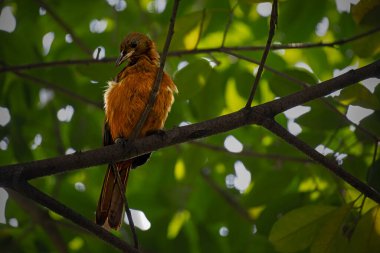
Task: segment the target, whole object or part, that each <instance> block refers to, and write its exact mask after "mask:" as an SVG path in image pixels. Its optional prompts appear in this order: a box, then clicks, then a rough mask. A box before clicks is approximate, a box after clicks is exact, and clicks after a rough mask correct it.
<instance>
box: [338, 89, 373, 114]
mask: <svg viewBox="0 0 380 253" xmlns="http://www.w3.org/2000/svg"><path fill="white" fill-rule="evenodd" d="M336 99H338V100H339V101H340V102H341V103H342V104H344V105H358V106H362V107H365V108H369V109H380V101H379V98H378V97H376V96H375V95H374V94H372V93H371V92H370V91H369V90H368V89H367V88H365V87H364V86H363V85H361V84H356V85H351V86H349V87H347V88H345V89H343V90H342V91H341V93H340V95H339V96H338V97H337V98H336Z"/></svg>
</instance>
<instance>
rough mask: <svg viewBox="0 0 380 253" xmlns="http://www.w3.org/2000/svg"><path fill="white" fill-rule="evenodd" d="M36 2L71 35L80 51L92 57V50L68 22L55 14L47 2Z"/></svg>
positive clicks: (38, 0)
mask: <svg viewBox="0 0 380 253" xmlns="http://www.w3.org/2000/svg"><path fill="white" fill-rule="evenodd" d="M34 1H36V2H37V3H38V4H40V5H41V6H42V7H43V8H44V9H45V10H46V11H47V13H49V14H50V16H51V17H52V18H53V19H54V20H55V22H57V23H58V25H60V26H61V27H62V29H63V30H64V31H65V32H66V33H68V34H70V35H71V37H72V39H73V41H74V43H76V44H77V45H78V46H79V47H80V49H82V51H83V52H85V53H86V54H89V55H91V50H90V49H89V48H88V47H87V46H86V45H85V44H84V43H83V41H82V40H81V39H80V38H79V37H78V36H76V35H75V33H74V31H73V30H72V29H71V27H70V26H68V25H67V24H66V22H65V21H64V20H63V19H62V18H61V17H60V16H59V15H58V14H57V13H55V11H54V10H53V9H52V8H50V6H49V5H48V4H46V3H45V1H43V0H34Z"/></svg>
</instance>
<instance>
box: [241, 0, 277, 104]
mask: <svg viewBox="0 0 380 253" xmlns="http://www.w3.org/2000/svg"><path fill="white" fill-rule="evenodd" d="M277 5H278V1H277V0H273V3H272V12H271V15H270V25H269V34H268V39H267V44H266V46H265V50H264V53H263V56H262V58H261V62H260V65H259V70H258V71H257V74H256V78H255V81H254V82H253V85H252V90H251V93H250V94H249V97H248V101H247V104H246V105H245V108H249V107H251V104H252V101H253V97H254V96H255V93H256V89H257V86H258V85H259V81H260V78H261V74H262V73H263V70H264V64H265V61H266V59H267V57H268V54H269V50H270V45H271V44H272V39H273V37H274V32H275V29H276V25H277V15H278V13H277Z"/></svg>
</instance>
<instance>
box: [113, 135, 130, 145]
mask: <svg viewBox="0 0 380 253" xmlns="http://www.w3.org/2000/svg"><path fill="white" fill-rule="evenodd" d="M128 142H129V140H128V139H126V138H123V137H119V138H116V139H115V143H116V144H121V145H123V147H126V146H127V144H128Z"/></svg>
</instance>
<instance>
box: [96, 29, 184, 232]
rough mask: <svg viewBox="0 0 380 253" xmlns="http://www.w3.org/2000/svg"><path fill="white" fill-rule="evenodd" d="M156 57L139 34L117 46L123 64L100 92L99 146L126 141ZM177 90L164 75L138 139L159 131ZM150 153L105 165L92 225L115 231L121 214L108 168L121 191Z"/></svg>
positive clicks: (141, 108) (152, 46)
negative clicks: (102, 109) (101, 123)
mask: <svg viewBox="0 0 380 253" xmlns="http://www.w3.org/2000/svg"><path fill="white" fill-rule="evenodd" d="M159 59H160V56H159V54H158V53H157V50H156V46H155V44H154V42H153V41H152V40H150V39H149V38H148V37H147V36H145V35H144V34H141V33H136V32H134V33H130V34H128V35H127V36H126V37H125V39H124V40H123V42H122V43H121V45H120V56H119V58H118V59H117V61H116V65H117V66H119V65H120V64H122V63H123V62H125V61H127V62H128V63H127V65H126V66H125V67H124V68H123V70H122V71H121V72H120V73H119V74H118V75H117V77H116V78H115V80H114V81H110V82H108V88H107V90H106V91H105V93H104V107H105V116H106V117H105V124H104V131H103V145H104V146H105V145H110V144H113V143H115V141H116V140H117V139H119V138H120V139H128V137H129V136H130V134H131V133H132V131H133V129H134V127H135V125H136V124H137V122H138V121H139V119H140V116H141V114H142V112H143V111H144V109H145V107H146V105H147V103H148V100H149V96H150V93H151V90H152V87H153V83H154V80H155V78H156V74H157V72H158V68H159ZM177 92H178V91H177V87H176V86H175V84H174V83H173V81H172V80H171V78H170V77H169V75H168V74H166V73H164V74H163V77H162V81H161V86H160V89H159V92H158V95H157V97H156V101H155V103H154V105H153V108H152V110H151V112H150V114H149V116H148V118H147V120H146V121H145V123H144V125H143V127H142V129H141V132H140V135H139V137H143V136H147V135H149V134H151V133H154V132H156V131H159V130H160V129H162V128H163V127H164V123H165V121H166V118H167V116H168V113H169V111H170V108H171V106H172V104H173V102H174V96H173V94H174V93H177ZM149 156H150V154H145V155H142V156H139V157H136V158H133V159H129V160H126V161H122V162H117V163H112V164H109V165H108V169H107V172H106V175H105V178H104V182H103V187H102V192H101V194H100V198H99V202H98V207H97V210H96V223H97V224H99V225H102V226H105V227H110V228H113V229H118V228H120V226H121V222H122V219H123V213H124V203H123V198H122V196H121V195H120V190H119V188H118V185H117V183H116V178H115V175H114V173H113V170H112V166H114V167H115V168H116V170H117V171H118V173H119V175H120V178H121V181H122V183H123V188H124V189H123V192H125V189H126V185H127V180H128V175H129V171H130V170H131V169H132V168H136V167H137V166H140V165H142V164H144V163H145V162H146V161H147V160H148V158H149Z"/></svg>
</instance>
